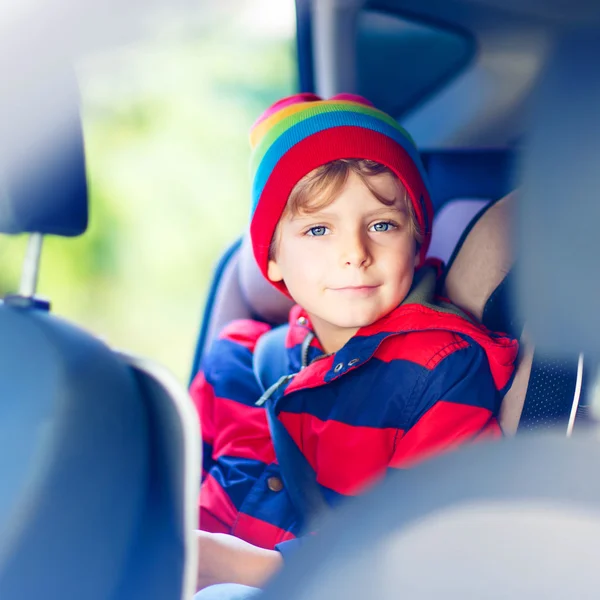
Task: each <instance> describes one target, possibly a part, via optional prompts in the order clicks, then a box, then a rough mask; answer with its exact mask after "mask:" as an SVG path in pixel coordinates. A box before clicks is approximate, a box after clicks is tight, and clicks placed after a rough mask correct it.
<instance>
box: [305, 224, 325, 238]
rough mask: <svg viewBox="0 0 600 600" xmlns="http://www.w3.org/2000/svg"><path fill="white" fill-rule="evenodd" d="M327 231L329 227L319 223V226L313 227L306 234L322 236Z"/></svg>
mask: <svg viewBox="0 0 600 600" xmlns="http://www.w3.org/2000/svg"><path fill="white" fill-rule="evenodd" d="M326 232H327V227H324V226H323V225H318V226H317V227H311V228H310V229H309V230H308V231H307V232H306V234H307V235H312V236H314V237H321V236H323V235H325V233H326Z"/></svg>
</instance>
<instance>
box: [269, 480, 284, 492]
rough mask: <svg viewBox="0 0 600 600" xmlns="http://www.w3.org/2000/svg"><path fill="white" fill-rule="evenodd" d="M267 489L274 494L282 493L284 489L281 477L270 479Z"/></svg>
mask: <svg viewBox="0 0 600 600" xmlns="http://www.w3.org/2000/svg"><path fill="white" fill-rule="evenodd" d="M267 487H268V488H269V489H270V490H271V491H272V492H280V491H281V490H282V489H283V481H281V479H279V477H269V479H267Z"/></svg>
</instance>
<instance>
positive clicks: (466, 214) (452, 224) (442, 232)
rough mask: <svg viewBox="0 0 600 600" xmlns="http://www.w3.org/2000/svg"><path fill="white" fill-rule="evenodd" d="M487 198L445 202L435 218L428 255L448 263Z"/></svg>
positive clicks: (486, 202) (485, 203)
mask: <svg viewBox="0 0 600 600" xmlns="http://www.w3.org/2000/svg"><path fill="white" fill-rule="evenodd" d="M487 204H488V201H487V200H467V199H465V200H453V201H452V202H448V203H447V204H444V206H442V208H441V209H440V211H439V212H438V213H437V214H436V215H435V217H434V219H433V227H432V228H431V243H430V244H429V251H428V253H427V254H428V256H431V257H432V258H439V259H440V260H441V261H442V262H444V263H447V262H448V260H449V259H450V256H451V255H452V251H453V250H454V248H455V247H456V244H457V242H458V240H459V239H460V237H461V235H462V233H463V231H464V230H465V229H466V228H467V226H468V225H469V223H470V222H471V221H472V220H473V217H475V215H476V214H478V213H479V212H480V211H481V210H482V209H483V207H484V206H486V205H487Z"/></svg>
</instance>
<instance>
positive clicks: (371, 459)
mask: <svg viewBox="0 0 600 600" xmlns="http://www.w3.org/2000/svg"><path fill="white" fill-rule="evenodd" d="M279 418H280V419H281V422H282V423H283V424H284V425H285V428H286V429H287V430H288V431H289V433H290V435H291V436H292V438H293V439H294V441H295V442H296V444H297V445H298V446H299V447H300V449H301V450H302V453H303V454H304V456H305V457H306V459H307V460H308V462H309V463H310V465H311V466H312V468H313V469H314V470H315V472H316V473H318V481H319V483H320V484H321V485H324V486H325V487H328V488H329V489H331V490H334V491H335V492H338V493H339V494H344V495H353V494H356V493H358V492H359V491H360V490H361V489H362V488H364V487H365V486H366V485H368V484H370V483H372V482H373V480H374V479H376V478H378V477H379V476H381V475H383V473H384V471H383V470H382V467H384V466H385V465H387V464H388V463H389V461H390V460H391V458H392V456H393V454H394V446H395V443H396V439H397V438H399V437H402V433H403V432H402V430H399V429H395V428H391V427H388V428H381V427H360V426H356V425H348V424H346V423H340V422H339V421H334V420H331V419H330V420H327V421H322V420H321V419H318V418H317V417H315V416H313V415H309V414H306V413H302V414H295V413H284V412H282V413H280V415H279ZM341 456H343V457H344V458H343V460H340V457H341Z"/></svg>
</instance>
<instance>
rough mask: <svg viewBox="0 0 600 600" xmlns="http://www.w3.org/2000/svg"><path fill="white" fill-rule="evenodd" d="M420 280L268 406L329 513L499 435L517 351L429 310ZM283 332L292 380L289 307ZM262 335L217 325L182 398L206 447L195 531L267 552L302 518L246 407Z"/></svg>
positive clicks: (251, 326) (254, 388) (294, 352)
mask: <svg viewBox="0 0 600 600" xmlns="http://www.w3.org/2000/svg"><path fill="white" fill-rule="evenodd" d="M425 279H427V278H423V279H422V282H421V285H419V286H417V288H418V289H413V291H412V293H411V294H410V295H409V297H408V298H407V299H406V300H405V301H404V303H402V304H401V305H400V306H398V307H397V308H396V309H395V310H394V311H392V312H391V313H390V314H388V315H387V316H386V317H384V318H382V319H380V320H379V321H377V322H376V323H374V324H372V325H370V326H368V327H364V328H362V329H360V330H359V331H358V332H357V333H356V335H355V336H354V337H353V338H351V339H350V341H349V342H348V343H347V344H346V345H345V346H344V347H343V348H342V349H341V350H339V351H338V352H336V353H335V354H334V355H330V356H328V357H325V358H321V359H320V360H314V359H316V358H317V357H319V356H320V355H322V349H321V348H320V346H319V344H318V341H317V340H316V338H315V340H313V342H312V343H311V346H310V348H309V361H310V360H314V362H312V363H311V364H309V366H308V367H306V368H304V369H303V370H302V371H301V372H299V373H298V374H297V375H296V376H295V377H294V378H293V379H292V380H291V382H290V383H289V384H288V385H287V388H286V389H285V392H284V394H283V395H282V396H281V397H279V398H278V400H277V402H276V404H275V410H276V413H277V415H278V418H279V419H280V420H281V421H282V423H283V424H284V425H285V427H286V428H287V430H288V431H289V433H290V434H291V436H292V438H293V439H294V441H295V442H296V443H297V444H298V446H299V448H300V449H301V450H302V452H303V454H304V455H305V457H306V458H307V460H308V462H309V463H310V464H311V465H312V467H313V468H314V469H315V472H316V474H317V481H318V482H319V484H320V486H321V487H322V491H323V493H324V495H325V498H326V499H327V501H328V502H330V503H332V504H333V503H335V501H337V500H338V499H340V498H343V497H344V496H351V495H354V494H356V493H358V492H360V491H361V490H362V489H363V488H365V487H366V486H368V485H369V484H371V483H373V482H374V481H376V480H377V479H378V478H381V477H382V476H383V475H385V473H386V472H387V471H388V470H389V469H403V468H407V467H409V466H411V465H413V464H415V463H416V462H417V461H420V460H423V459H424V458H426V457H428V456H431V455H432V454H436V453H440V452H442V451H446V450H449V449H451V448H454V447H456V446H457V445H459V444H462V443H465V442H470V441H473V440H477V439H479V438H482V437H492V438H493V437H500V436H501V430H500V427H499V425H498V421H497V419H496V415H497V412H498V409H499V406H500V401H501V398H502V394H503V391H504V390H505V389H507V388H508V385H509V384H510V381H511V379H512V375H513V370H514V366H513V365H514V361H515V358H516V355H517V350H518V347H517V342H516V341H515V340H512V339H510V338H507V337H506V336H504V335H501V334H495V333H492V332H489V331H487V330H486V329H485V328H483V327H482V326H480V325H477V324H475V323H473V322H471V321H470V320H468V319H467V318H464V317H462V316H460V315H459V314H457V311H456V310H454V311H453V310H452V309H450V310H449V309H447V308H441V307H440V305H439V304H433V303H432V302H433V285H429V284H427V282H426V281H425ZM430 283H431V281H430ZM427 285H429V289H427V290H425V292H424V289H423V288H427ZM289 322H290V328H289V332H288V336H287V342H286V352H287V355H288V359H289V369H290V373H293V372H297V371H299V370H300V367H301V356H300V354H301V350H300V347H301V343H302V340H303V339H304V338H305V337H306V336H307V335H308V334H309V332H310V322H309V319H308V316H307V315H306V313H305V312H304V311H303V310H302V309H301V308H300V307H298V306H296V307H295V308H294V309H292V311H291V313H290V321H289ZM268 330H269V326H268V325H266V324H264V323H260V322H257V321H251V320H240V321H235V322H233V323H231V324H230V325H229V326H227V327H226V328H225V329H224V331H223V332H222V333H221V334H220V336H219V338H218V339H217V340H216V341H215V342H214V343H213V345H212V347H211V349H210V351H209V352H208V354H207V356H206V357H205V359H204V361H203V370H202V372H201V373H199V374H198V375H197V377H196V378H195V380H194V382H193V384H192V387H191V395H192V398H193V400H194V402H195V404H196V407H197V409H198V413H199V416H200V422H201V428H202V436H203V442H204V460H203V483H202V486H201V492H200V527H201V528H202V529H204V530H207V531H213V532H224V533H231V534H233V535H235V536H237V537H240V538H242V539H245V540H247V541H249V542H251V543H253V544H256V545H258V546H262V547H264V548H273V547H274V546H275V544H278V543H280V542H283V541H286V540H290V539H293V538H295V537H296V536H297V535H298V533H299V526H300V519H299V515H297V514H295V511H294V508H293V505H292V502H291V500H290V498H289V497H288V495H287V493H286V490H285V488H284V487H283V485H282V483H281V477H280V472H279V467H278V465H277V462H276V457H275V452H274V449H273V444H272V442H271V439H270V435H269V427H268V424H267V419H266V412H265V409H264V407H258V406H256V405H255V403H256V401H257V399H258V398H259V397H260V395H261V392H260V389H259V385H258V383H257V381H256V379H255V376H254V372H253V369H252V353H253V350H254V347H255V344H256V342H257V340H258V338H259V337H260V336H261V335H262V334H263V333H265V332H266V331H268Z"/></svg>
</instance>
